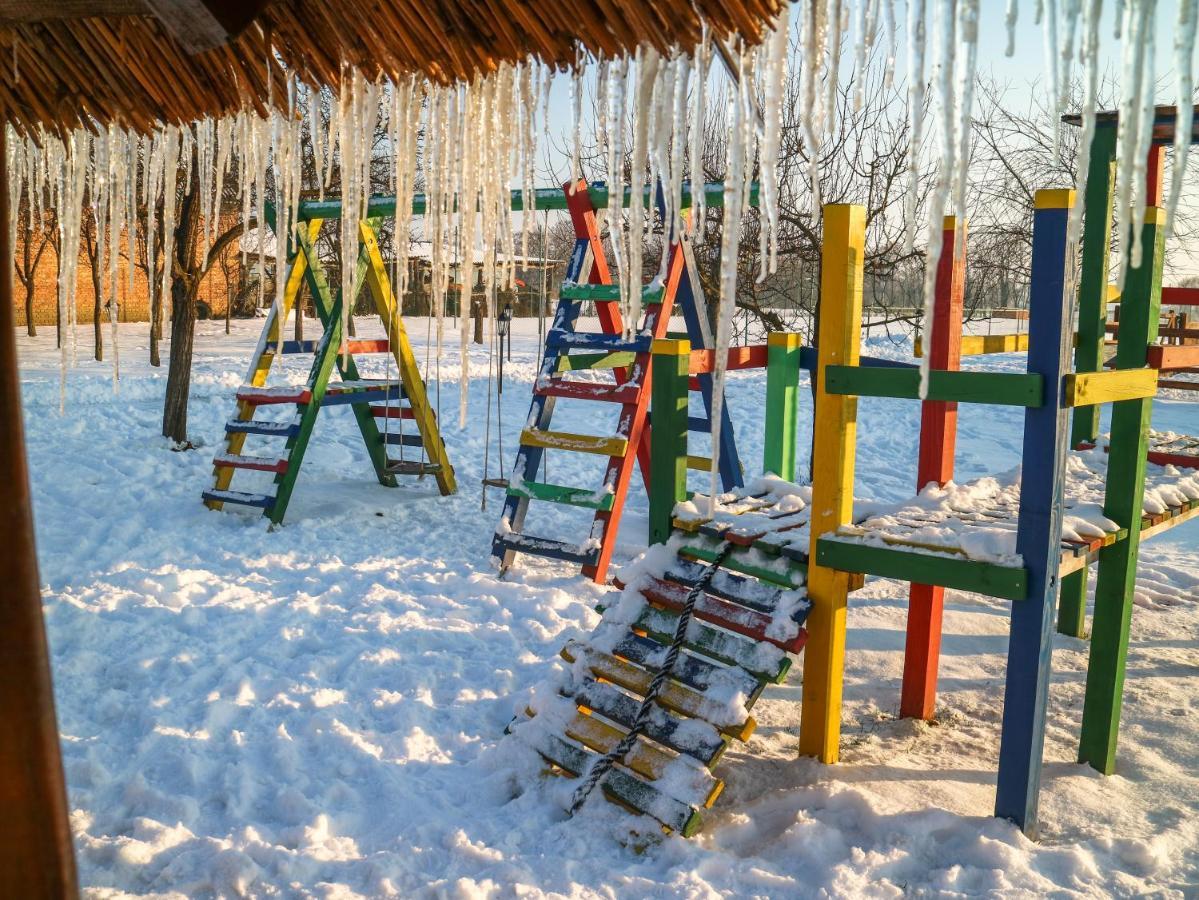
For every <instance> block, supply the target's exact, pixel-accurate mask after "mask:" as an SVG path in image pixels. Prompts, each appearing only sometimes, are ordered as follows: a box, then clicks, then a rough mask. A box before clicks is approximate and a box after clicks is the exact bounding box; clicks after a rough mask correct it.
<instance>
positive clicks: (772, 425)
mask: <svg viewBox="0 0 1199 900" xmlns="http://www.w3.org/2000/svg"><path fill="white" fill-rule="evenodd" d="M766 348H767V349H766V441H765V446H764V447H763V450H762V471H764V472H773V473H774V474H775V475H778V476H779V477H780V478H785V479H787V480H788V481H794V480H795V457H796V449H797V448H796V440H795V430H796V427H797V426H798V424H799V353H800V336H799V335H798V334H784V333H781V332H774V333H771V334H768V335H767V336H766Z"/></svg>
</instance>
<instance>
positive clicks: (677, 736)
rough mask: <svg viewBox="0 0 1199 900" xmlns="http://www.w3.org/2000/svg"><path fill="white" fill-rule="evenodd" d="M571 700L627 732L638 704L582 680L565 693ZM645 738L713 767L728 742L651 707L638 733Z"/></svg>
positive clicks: (710, 730)
mask: <svg viewBox="0 0 1199 900" xmlns="http://www.w3.org/2000/svg"><path fill="white" fill-rule="evenodd" d="M568 694H569V695H570V697H571V699H573V700H574V701H575V702H576V703H578V704H579V705H580V706H582V707H583V708H585V709H588V710H593V711H594V712H596V713H599V714H600V715H601V716H603V717H604V718H605V719H608V720H609V721H612V722H615V723H616V724H618V725H620V726H622V727H624V728H626V729H627V728H631V727H632V725H633V722H635V721H636V720H637V710H638V709H639V708H640V706H641V701H640V700H638V699H637V698H635V697H630V696H629V695H628V694H626V693H624V692H622V691H620V690H617V689H616V688H615V687H613V686H612V685H611V684H605V683H604V682H601V681H596V680H595V679H593V678H585V679H582V680H581V681H579V682H577V683H575V684H574V685H572V687H571V688H569V689H568ZM642 733H643V734H644V735H645V736H646V737H647V738H650V739H651V740H654V741H656V742H657V743H659V744H661V745H662V746H664V747H669V748H670V749H671V750H674V751H676V752H677V753H685V754H686V755H687V756H690V757H692V758H693V759H697V760H699V761H700V762H701V763H704V764H705V765H709V766H710V765H713V764H714V763H715V761H716V760H717V759H718V758H719V757H720V755H721V754H722V753H723V752H724V748H725V747H727V746H728V744H729V739H728V738H726V737H724V736H723V735H721V734H720V732H719V731H717V730H716V729H715V728H713V727H712V726H711V725H709V724H708V723H707V722H703V721H701V720H699V719H683V718H680V717H678V716H676V715H674V714H673V713H671V712H669V711H667V710H665V709H663V708H662V707H661V706H655V707H654V709H653V710H652V711H651V712H650V716H649V720H648V723H647V724H646V726H645V730H644V731H643V732H642Z"/></svg>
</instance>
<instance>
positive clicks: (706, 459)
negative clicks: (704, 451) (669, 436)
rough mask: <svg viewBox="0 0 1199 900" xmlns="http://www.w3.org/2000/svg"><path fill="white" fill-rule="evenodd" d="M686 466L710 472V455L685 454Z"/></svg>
mask: <svg viewBox="0 0 1199 900" xmlns="http://www.w3.org/2000/svg"><path fill="white" fill-rule="evenodd" d="M687 468H688V469H694V470H695V471H697V472H711V471H712V458H711V457H710V456H692V455H691V454H690V453H689V454H687Z"/></svg>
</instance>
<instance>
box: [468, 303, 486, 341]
mask: <svg viewBox="0 0 1199 900" xmlns="http://www.w3.org/2000/svg"><path fill="white" fill-rule="evenodd" d="M470 307H471V309H470V311H471V315H473V316H474V317H475V343H476V344H481V343H483V301H482V300H481V299H480V300H474V299H472V300H471V304H470Z"/></svg>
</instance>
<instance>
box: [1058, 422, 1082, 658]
mask: <svg viewBox="0 0 1199 900" xmlns="http://www.w3.org/2000/svg"><path fill="white" fill-rule="evenodd" d="M1084 408H1085V407H1079V408H1078V409H1076V410H1075V412H1076V413H1077V412H1078V411H1079V410H1080V409H1084ZM1075 421H1077V420H1075ZM1057 631H1058V634H1068V635H1069V636H1070V637H1076V638H1085V637H1086V636H1087V567H1086V566H1083V567H1082V568H1081V569H1079V570H1078V571H1077V572H1071V573H1070V574H1069V575H1067V576H1066V577H1065V578H1063V579H1062V592H1061V596H1059V597H1058V601H1057Z"/></svg>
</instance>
